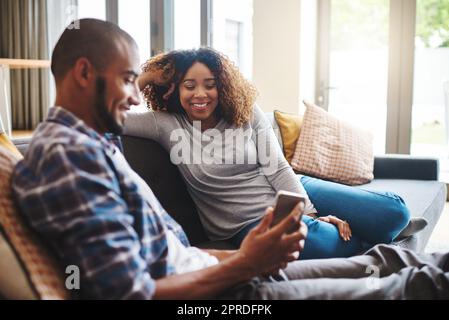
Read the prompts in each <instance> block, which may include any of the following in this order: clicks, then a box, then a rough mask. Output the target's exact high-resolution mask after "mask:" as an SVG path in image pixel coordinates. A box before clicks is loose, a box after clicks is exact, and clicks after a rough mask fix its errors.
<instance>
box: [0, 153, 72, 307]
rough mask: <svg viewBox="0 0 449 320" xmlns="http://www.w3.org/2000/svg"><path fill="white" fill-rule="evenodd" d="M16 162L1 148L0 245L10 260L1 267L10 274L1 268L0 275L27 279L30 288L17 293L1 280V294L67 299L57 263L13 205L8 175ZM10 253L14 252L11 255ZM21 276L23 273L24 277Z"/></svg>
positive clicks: (13, 296)
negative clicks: (8, 246)
mask: <svg viewBox="0 0 449 320" xmlns="http://www.w3.org/2000/svg"><path fill="white" fill-rule="evenodd" d="M17 161H18V158H17V157H16V156H15V155H14V154H13V153H12V152H10V151H9V150H8V149H6V148H5V147H3V146H1V145H0V226H1V227H2V229H3V234H4V236H5V237H2V238H0V242H1V246H2V247H3V249H4V250H3V252H9V254H7V255H6V257H7V258H6V259H11V261H10V263H7V262H6V260H5V261H3V262H2V263H4V265H3V264H2V265H1V266H5V265H8V268H9V269H8V270H10V271H8V270H6V267H4V268H5V269H3V268H1V269H0V272H1V273H4V272H5V274H3V275H2V276H3V277H6V272H10V273H9V274H12V278H11V280H14V281H16V280H17V281H19V282H22V284H23V283H24V282H23V281H22V280H23V279H25V278H26V279H27V281H28V284H29V285H30V287H31V289H30V288H22V289H23V290H19V289H20V288H19V289H18V288H17V287H16V288H13V289H14V290H15V291H14V290H13V289H11V287H7V286H6V285H5V286H4V283H3V282H2V281H0V288H1V290H0V294H2V295H3V296H5V297H6V298H9V299H14V298H26V299H32V298H35V297H37V298H39V299H66V298H68V297H69V295H68V291H67V290H66V289H65V283H64V277H63V275H62V274H60V273H59V271H58V270H59V268H58V267H57V265H56V263H55V262H54V261H53V260H52V259H51V257H50V256H49V254H48V253H47V252H46V250H45V248H44V247H43V246H42V244H40V243H39V241H38V239H37V238H36V237H35V236H34V235H33V233H32V232H31V230H30V229H29V228H28V227H27V226H26V224H25V223H24V221H23V220H22V218H21V217H20V215H19V214H18V212H17V210H16V208H15V205H14V203H13V198H12V190H11V174H12V171H13V168H14V165H15V164H16V162H17ZM4 238H7V240H8V242H9V243H10V244H11V248H12V250H7V249H5V248H6V244H5V243H6V242H5V241H4ZM2 239H3V241H2ZM11 253H14V255H12V254H11ZM8 257H9V258H8ZM13 257H16V258H18V261H14V259H13ZM2 259H3V256H2ZM17 266H21V268H17ZM11 270H15V271H11ZM14 273H16V275H14ZM22 273H26V276H24V275H23V274H22ZM0 279H1V278H0ZM19 279H22V280H19ZM21 286H22V285H21ZM30 292H33V293H35V295H34V294H30Z"/></svg>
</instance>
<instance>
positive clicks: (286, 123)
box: [274, 110, 302, 163]
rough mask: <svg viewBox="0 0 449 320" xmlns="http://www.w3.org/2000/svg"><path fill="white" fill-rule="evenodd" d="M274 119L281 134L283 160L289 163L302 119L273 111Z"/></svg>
mask: <svg viewBox="0 0 449 320" xmlns="http://www.w3.org/2000/svg"><path fill="white" fill-rule="evenodd" d="M274 118H275V119H276V122H277V124H278V126H279V130H280V132H281V137H282V143H283V149H284V150H283V151H284V156H285V159H287V161H288V163H291V162H292V159H293V155H294V153H295V149H296V143H297V141H298V138H299V134H300V132H301V122H302V119H301V117H300V116H297V115H294V114H290V113H286V112H282V111H278V110H276V111H274Z"/></svg>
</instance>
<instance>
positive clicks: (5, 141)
mask: <svg viewBox="0 0 449 320" xmlns="http://www.w3.org/2000/svg"><path fill="white" fill-rule="evenodd" d="M0 146H2V147H5V148H6V149H8V150H9V151H11V152H12V154H13V155H14V156H16V157H17V158H18V159H22V158H23V156H22V154H21V153H20V151H19V150H17V148H16V146H15V145H14V143H12V142H11V140H9V138H8V136H7V135H6V133H4V132H2V133H0Z"/></svg>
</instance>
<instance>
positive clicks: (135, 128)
mask: <svg viewBox="0 0 449 320" xmlns="http://www.w3.org/2000/svg"><path fill="white" fill-rule="evenodd" d="M124 133H125V134H127V135H131V136H137V137H143V138H148V139H152V140H155V141H157V142H158V143H159V144H161V145H162V146H163V148H165V149H166V150H167V152H169V153H170V157H171V160H172V162H173V163H175V164H177V165H178V168H179V170H180V172H181V175H182V177H183V179H184V181H185V182H186V185H187V188H188V192H189V193H190V195H191V197H192V199H193V201H194V202H195V205H196V207H197V209H198V213H199V216H200V219H201V222H202V223H203V226H204V228H205V230H206V233H207V235H208V237H209V238H210V239H211V240H223V239H228V238H230V237H232V236H233V235H235V234H236V233H237V232H239V231H240V230H241V229H242V228H243V227H245V226H246V225H247V224H249V223H251V222H254V221H257V220H259V219H261V218H262V216H263V215H264V213H265V210H266V208H267V207H268V206H270V205H274V201H275V196H276V192H277V191H278V190H287V191H292V192H297V193H301V194H304V195H306V191H305V190H304V187H303V186H302V185H301V183H300V181H299V178H298V177H297V176H296V175H295V174H294V172H293V170H292V168H291V167H290V166H289V164H288V163H287V161H286V160H285V158H284V156H283V154H282V150H281V148H280V146H279V143H278V141H277V139H276V136H275V134H274V132H273V129H272V127H271V124H270V123H269V122H268V120H267V119H266V117H265V115H264V114H263V112H262V111H261V110H260V108H259V107H257V106H255V107H254V113H253V116H252V118H251V120H250V121H249V122H248V123H246V124H245V125H243V126H242V127H241V128H238V127H236V126H234V125H230V124H229V123H227V122H226V121H224V120H221V121H220V122H219V123H218V124H217V126H216V127H215V128H214V129H209V130H206V131H204V132H201V130H200V125H199V122H194V123H193V125H192V123H191V122H189V120H188V119H187V118H186V117H185V116H184V115H179V114H169V113H168V112H164V111H158V112H145V113H142V112H140V113H136V112H129V113H128V118H127V120H126V122H125V131H124ZM315 212H316V210H315V208H314V207H313V205H312V204H311V202H310V201H309V200H308V201H307V203H306V208H305V213H306V214H307V213H315Z"/></svg>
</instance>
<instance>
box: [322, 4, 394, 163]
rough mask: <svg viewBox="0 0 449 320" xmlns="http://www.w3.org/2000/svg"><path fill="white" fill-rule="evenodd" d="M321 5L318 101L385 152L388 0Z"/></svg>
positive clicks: (378, 151) (377, 151) (376, 147)
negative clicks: (368, 135)
mask: <svg viewBox="0 0 449 320" xmlns="http://www.w3.org/2000/svg"><path fill="white" fill-rule="evenodd" d="M320 5H321V7H320V8H319V12H320V13H321V14H320V21H321V28H319V30H321V31H320V32H321V33H320V36H319V40H318V41H319V46H321V52H320V54H319V57H320V59H321V61H318V63H319V69H320V68H321V72H318V79H317V88H316V90H317V99H316V100H317V102H318V103H319V104H320V105H321V106H323V107H324V108H325V109H327V110H328V111H329V112H330V113H332V114H334V115H336V116H337V117H338V118H340V119H343V120H345V121H347V122H349V123H351V124H352V125H355V126H359V127H362V128H365V129H368V130H369V131H371V132H372V133H373V135H374V152H375V153H378V154H383V153H385V132H386V118H387V88H388V52H389V15H390V6H389V0H357V1H354V0H327V1H321V2H320ZM323 23H324V24H323ZM323 26H324V27H323ZM323 32H324V33H323ZM326 32H327V34H326ZM323 50H324V52H323ZM323 68H324V70H323Z"/></svg>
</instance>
